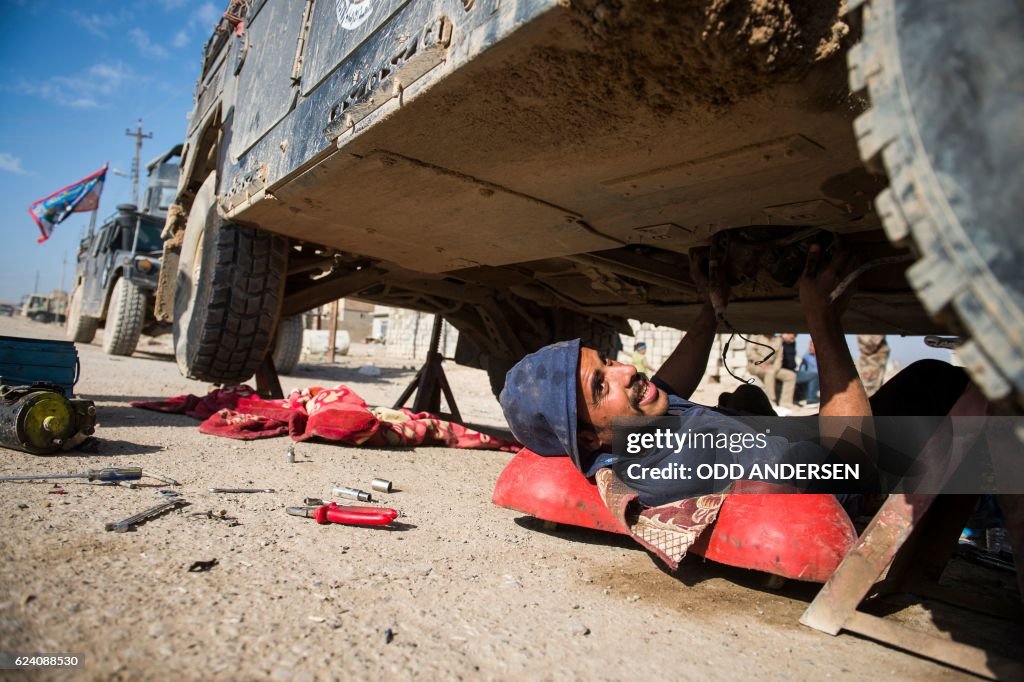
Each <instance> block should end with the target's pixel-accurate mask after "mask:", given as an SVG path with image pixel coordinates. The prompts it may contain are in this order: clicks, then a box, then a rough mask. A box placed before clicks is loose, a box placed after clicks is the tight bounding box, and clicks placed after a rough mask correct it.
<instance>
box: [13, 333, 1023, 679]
mask: <svg viewBox="0 0 1024 682" xmlns="http://www.w3.org/2000/svg"><path fill="white" fill-rule="evenodd" d="M61 333H62V330H61V329H59V328H58V327H55V326H47V325H42V324H37V323H33V322H28V321H24V320H19V319H17V318H6V317H3V318H0V334H4V335H14V336H32V337H40V338H61ZM101 334H102V332H101ZM98 341H99V337H98V338H97V341H96V342H94V343H93V344H90V345H82V344H80V345H79V348H78V351H79V354H80V357H81V363H82V379H81V381H80V383H79V384H78V387H77V390H78V392H79V393H80V394H81V395H82V396H84V397H86V398H90V399H92V400H94V401H96V404H97V407H98V409H99V421H100V425H99V428H98V431H97V436H98V437H99V438H100V439H101V442H100V444H99V450H98V452H97V453H94V454H78V453H70V454H65V455H61V456H55V457H36V456H32V455H29V454H25V453H21V452H16V451H4V452H3V454H2V457H0V471H2V473H3V474H5V475H17V474H26V473H36V472H41V471H47V472H53V473H58V472H62V473H63V472H66V473H70V472H77V471H83V470H85V469H87V468H90V467H102V466H113V465H141V466H144V467H146V468H147V469H153V470H156V471H159V472H162V473H164V474H167V475H169V476H172V477H174V478H175V479H177V480H179V481H180V482H181V486H180V487H179V490H180V491H181V492H182V493H183V494H184V496H185V498H186V499H187V500H189V501H190V502H191V506H189V507H186V508H185V509H184V510H182V511H180V512H175V513H172V514H169V515H167V516H164V517H162V518H159V519H156V520H153V521H151V522H149V523H147V524H145V525H143V526H141V527H140V528H139V529H138V531H137V532H134V533H123V534H117V533H109V532H105V531H104V530H103V524H104V522H107V521H112V520H119V519H122V518H124V517H127V516H129V515H131V514H133V513H135V512H137V511H140V510H141V509H144V508H146V507H149V506H151V505H153V504H156V503H157V502H158V501H159V499H158V494H157V492H156V491H157V490H158V489H159V488H160V487H163V486H162V485H160V484H155V485H154V486H152V487H142V488H137V489H134V490H132V489H128V488H124V487H101V486H96V485H91V484H87V483H85V482H80V483H77V482H72V483H67V484H66V486H65V488H66V490H67V491H68V494H67V495H63V496H59V495H50V494H48V491H49V490H50V489H51V487H52V484H51V483H2V484H0V486H2V487H0V518H2V519H3V531H4V532H3V534H2V537H0V650H2V651H9V652H21V653H30V652H43V653H58V652H63V653H75V654H79V655H81V656H82V657H83V658H84V661H85V666H84V668H82V669H79V670H76V671H70V674H69V671H67V670H64V671H50V672H45V673H34V674H32V675H33V677H34V678H37V679H68V678H70V679H115V680H117V679H133V680H134V679H153V680H167V679H181V680H193V679H225V680H250V679H274V680H329V679H345V680H348V679H371V680H373V679H555V680H560V679H599V680H603V679H625V678H633V679H654V678H662V679H665V678H667V679H698V678H700V679H750V678H759V679H811V678H813V679H823V678H828V677H832V678H842V679H854V680H876V679H878V678H889V679H920V680H923V679H928V680H949V679H954V678H957V679H959V678H961V677H963V675H962V674H961V673H958V672H956V671H953V670H951V669H948V668H945V667H942V666H940V665H937V664H934V663H930V662H927V661H924V660H921V659H917V658H914V657H912V656H909V655H906V654H903V653H900V652H898V651H895V650H893V649H889V648H886V647H884V646H882V645H879V644H876V643H873V642H870V641H867V640H862V639H859V638H857V637H855V636H852V635H842V636H839V637H829V636H827V635H824V634H821V633H819V632H816V631H813V630H810V629H808V628H805V627H803V626H801V625H799V624H798V622H797V621H798V618H799V616H800V614H801V612H802V611H803V610H804V608H805V607H806V604H807V602H808V601H809V600H810V599H811V598H812V597H813V595H814V588H813V586H809V585H802V584H793V585H789V586H787V587H785V588H783V589H782V590H780V591H769V590H767V589H764V588H763V587H761V582H760V578H759V577H758V576H757V575H753V574H750V573H748V572H744V571H740V570H736V569H731V568H728V567H723V566H719V565H715V564H711V563H707V562H703V561H702V560H700V559H698V558H696V557H690V558H687V559H686V560H685V561H684V562H683V565H682V566H681V568H680V570H679V572H678V573H677V574H675V575H671V574H669V573H667V572H666V571H664V570H662V569H661V568H660V567H659V565H658V564H657V563H656V561H655V560H654V559H653V558H652V557H650V556H649V555H648V554H647V553H646V552H644V551H643V550H641V549H640V548H639V547H638V546H636V545H634V544H633V543H632V541H630V540H627V539H624V538H620V537H617V536H613V535H610V534H604V533H598V532H590V531H583V530H579V529H566V528H562V529H558V530H553V531H551V530H544V529H543V528H542V527H541V525H540V524H539V523H537V522H535V521H533V520H531V519H529V518H525V517H522V515H521V514H518V513H516V512H513V511H510V510H507V509H501V508H498V507H495V506H493V505H492V504H491V502H490V496H491V490H492V487H493V485H494V482H495V480H496V478H497V476H498V474H499V473H500V471H501V469H502V467H503V466H504V465H505V463H506V462H507V461H508V460H509V459H510V455H509V454H507V453H495V452H474V451H460V450H454V449H446V448H417V449H399V450H379V449H369V448H365V449H361V448H351V447H339V446H336V445H327V444H318V443H302V444H299V445H298V446H297V448H296V453H297V456H298V459H299V462H297V463H294V464H290V463H288V462H287V461H286V458H285V452H286V447H287V442H286V441H285V440H283V439H272V440H264V441H256V442H252V443H241V442H238V441H231V440H225V439H218V438H215V437H210V436H204V435H201V434H200V433H199V431H198V429H197V423H196V422H195V421H193V420H191V419H188V418H186V417H183V416H176V415H163V414H157V413H153V412H146V411H142V410H136V409H133V408H131V407H129V406H128V405H127V401H129V400H136V399H145V398H162V397H167V396H171V395H175V394H180V393H188V392H191V393H204V392H205V391H206V390H207V388H208V387H207V386H205V385H203V384H201V383H199V382H194V381H189V380H187V379H184V378H182V377H181V376H180V375H179V374H178V371H177V368H176V366H175V364H174V361H173V357H172V356H171V354H170V348H169V340H168V339H167V337H163V338H162V339H160V340H151V339H148V338H146V337H144V338H143V341H142V343H141V344H140V352H137V353H136V355H135V357H132V358H113V357H108V356H106V355H104V353H103V351H102V348H101V347H100V346H99V345H98ZM380 351H381V349H380V348H379V347H372V346H356V347H355V348H354V349H353V355H351V356H349V357H343V358H340V359H339V361H338V363H337V364H335V365H334V366H330V367H328V366H324V365H300V367H299V368H298V369H297V370H296V372H295V373H294V374H293V375H291V376H289V377H286V378H283V379H282V383H283V384H284V386H285V389H286V390H288V389H289V388H291V387H294V386H308V385H314V384H328V385H331V384H335V383H338V382H344V383H347V384H348V385H350V386H351V387H353V388H355V389H356V390H357V391H358V392H359V393H360V394H361V395H363V397H364V398H366V399H367V401H368V402H370V403H379V404H390V403H391V402H393V401H394V399H395V398H396V397H397V395H398V394H399V392H400V391H401V388H402V387H403V386H404V385H405V384H406V383H407V382H408V380H409V379H410V378H411V376H412V370H411V369H410V368H409V367H408V366H405V367H403V366H401V365H400V364H396V363H390V364H389V363H386V362H384V361H383V360H382V359H380V358H377V359H376V362H377V364H378V366H380V367H382V369H383V374H382V376H381V377H380V378H377V379H366V378H365V377H361V376H359V375H358V374H357V373H356V369H357V368H358V367H359V366H361V365H364V364H368V363H370V362H372V361H374V358H373V357H371V356H373V355H374V354H377V355H380ZM447 371H448V374H449V378H450V382H451V384H452V387H453V389H454V391H455V395H456V399H457V400H458V403H459V407H460V409H461V410H462V413H463V415H464V416H465V417H466V418H467V419H468V420H469V421H470V422H475V423H479V424H488V425H492V426H497V425H501V423H502V420H501V413H500V410H499V408H498V405H497V403H496V402H495V401H494V399H493V398H492V397H491V396H490V393H489V391H488V388H487V380H486V377H485V376H484V375H483V373H481V372H479V371H476V370H468V369H465V368H459V367H455V366H451V365H450V363H449V366H448V367H447ZM376 477H380V478H387V479H390V480H392V481H394V483H395V485H396V487H397V488H398V489H399V490H400V491H399V492H395V493H394V494H391V495H386V496H383V497H384V499H383V501H384V502H385V503H386V504H388V505H389V506H394V507H396V508H399V509H401V510H402V512H403V513H404V517H403V518H402V519H401V521H402V522H403V524H402V526H401V527H400V528H397V529H395V530H380V529H368V528H359V527H346V526H334V525H331V526H318V525H317V524H316V523H314V522H313V521H312V520H306V519H301V518H296V517H292V516H288V515H287V514H285V511H284V508H285V507H286V506H288V505H296V504H301V501H302V499H303V497H306V496H327V495H328V494H329V492H330V489H331V487H332V486H334V485H350V486H356V487H361V488H368V487H369V483H370V480H371V479H373V478H376ZM154 483H155V482H154ZM210 486H223V487H236V486H244V487H268V488H274V489H276V490H277V492H275V493H268V494H255V495H216V494H212V493H209V492H208V491H207V488H208V487H210ZM222 510H223V514H224V515H225V516H227V517H228V519H226V520H221V519H219V518H217V515H219V514H220V513H221V511H222ZM207 511H210V512H213V513H214V514H213V515H212V516H213V518H211V517H210V516H207V515H200V516H197V515H194V513H196V512H207ZM212 559H216V560H217V561H218V563H217V565H216V566H215V567H214V568H213V569H212V570H210V571H207V572H201V573H192V572H189V571H188V568H189V566H190V565H191V564H192V563H193V562H194V561H197V560H212ZM892 617H895V618H901V619H903V620H904V621H910V622H913V623H914V624H915V625H916V626H918V627H921V628H925V629H928V630H930V631H937V632H939V633H944V631H945V630H947V629H948V628H949V627H951V626H955V625H958V624H961V625H962V621H953V620H950V619H948V618H945V617H944V616H942V614H941V613H940V612H939V611H937V610H934V609H933V608H924V607H921V606H913V607H909V608H902V609H896V613H895V614H894V615H893V616H892ZM985 627H989V628H990V629H991V628H992V627H995V626H992V625H989V626H985V625H977V626H975V625H972V626H971V627H970V628H964V627H960V628H956V629H955V630H954V634H953V636H954V637H955V638H957V639H961V640H964V639H967V640H969V639H970V638H971V637H974V636H979V637H980V636H982V635H983V634H985V633H984V632H982V629H983V628H985ZM965 629H966V630H969V632H966V633H965V632H963V630H965ZM1001 632H1002V633H1003V634H1004V637H1003V640H1004V641H1003V643H1002V645H997V647H998V646H1003V647H1004V648H1009V649H1012V648H1013V647H1014V646H1015V644H1014V643H1015V642H1016V643H1019V642H1020V641H1024V636H1022V634H1021V631H1020V629H1017V630H1014V629H1012V628H1006V627H1005V626H1003V629H1002V630H1001ZM944 636H949V635H948V634H944ZM28 676H29V673H22V672H18V673H12V672H2V673H0V677H4V678H7V679H26V678H28Z"/></svg>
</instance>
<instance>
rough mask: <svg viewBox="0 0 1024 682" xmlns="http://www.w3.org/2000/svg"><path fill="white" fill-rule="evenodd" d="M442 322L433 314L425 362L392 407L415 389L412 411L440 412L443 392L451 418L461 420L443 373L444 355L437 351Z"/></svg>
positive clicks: (439, 343)
mask: <svg viewBox="0 0 1024 682" xmlns="http://www.w3.org/2000/svg"><path fill="white" fill-rule="evenodd" d="M442 324H444V319H443V318H442V317H441V316H440V315H435V316H434V327H433V329H431V331H430V348H429V349H428V350H427V359H426V362H424V363H423V366H422V367H420V369H419V371H417V372H416V376H415V377H413V380H412V381H411V382H409V385H408V386H406V387H405V390H404V391H403V392H402V395H401V397H399V399H398V401H397V402H396V403H395V407H394V409H396V410H397V409H399V408H401V407H403V406H404V405H405V401H407V400H408V399H409V396H411V395H412V394H413V392H414V391H415V392H416V399H415V400H414V401H413V403H412V411H413V412H429V413H431V414H440V412H441V393H442V392H443V393H444V397H445V400H447V401H448V409H450V410H451V415H450V416H451V417H452V419H451V420H452V421H455V422H461V421H462V415H460V414H459V408H458V406H456V404H455V396H453V395H452V389H451V387H450V386H449V385H448V378H447V377H446V376H445V375H444V368H443V367H442V366H441V362H442V361H443V360H444V356H442V355H441V353H439V352H438V348H439V347H440V345H441V325H442ZM446 416H448V415H446Z"/></svg>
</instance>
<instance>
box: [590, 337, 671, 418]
mask: <svg viewBox="0 0 1024 682" xmlns="http://www.w3.org/2000/svg"><path fill="white" fill-rule="evenodd" d="M579 381H580V383H579V386H578V387H577V396H576V409H577V412H578V413H579V415H578V416H579V418H580V420H581V421H582V422H584V423H586V424H591V425H593V426H594V428H595V430H596V431H597V432H598V433H599V434H602V433H603V432H607V431H610V429H611V426H612V419H613V418H615V417H644V416H647V417H659V416H661V415H663V414H665V413H666V412H667V411H668V395H667V394H666V393H665V392H664V391H662V390H659V389H658V387H657V386H655V385H654V384H652V383H651V382H650V380H649V379H648V378H647V376H645V375H644V374H640V373H639V372H637V371H636V368H635V367H634V366H633V365H627V364H623V363H621V362H616V361H615V360H609V359H608V358H607V357H606V356H605V355H604V354H603V353H599V352H598V351H596V350H594V349H593V348H581V349H580V369H579Z"/></svg>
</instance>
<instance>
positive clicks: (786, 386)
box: [747, 334, 796, 417]
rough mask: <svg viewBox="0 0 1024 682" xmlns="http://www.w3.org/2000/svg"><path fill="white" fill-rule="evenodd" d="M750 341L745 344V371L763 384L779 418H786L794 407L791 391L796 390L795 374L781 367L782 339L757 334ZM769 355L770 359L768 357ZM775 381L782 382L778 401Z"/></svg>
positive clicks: (775, 335)
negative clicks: (776, 406) (777, 408)
mask: <svg viewBox="0 0 1024 682" xmlns="http://www.w3.org/2000/svg"><path fill="white" fill-rule="evenodd" d="M750 340H751V341H752V343H748V344H747V371H748V372H750V374H752V375H753V376H755V377H758V378H759V379H761V381H762V382H763V383H764V392H765V394H767V396H768V400H770V401H772V402H773V403H775V402H777V403H778V405H779V408H780V409H779V416H782V417H785V416H788V414H789V412H790V411H791V410H792V409H793V408H794V407H795V405H794V404H793V391H794V390H795V389H796V372H795V371H793V370H791V369H785V368H783V366H782V359H783V358H782V338H781V337H779V336H778V335H777V334H772V335H771V336H768V335H764V334H758V335H755V336H752V337H750ZM769 355H770V356H771V357H768V356H769ZM766 358H767V361H765V359H766ZM794 366H795V362H794ZM776 381H781V382H782V395H781V397H779V398H778V400H776V392H775V382H776ZM783 412H784V413H785V414H783Z"/></svg>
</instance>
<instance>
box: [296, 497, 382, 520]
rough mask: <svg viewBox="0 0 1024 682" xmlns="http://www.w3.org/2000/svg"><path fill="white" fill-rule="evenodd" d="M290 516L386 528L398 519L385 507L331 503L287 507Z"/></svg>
mask: <svg viewBox="0 0 1024 682" xmlns="http://www.w3.org/2000/svg"><path fill="white" fill-rule="evenodd" d="M287 511H288V513H289V514H291V515H292V516H305V517H306V518H308V519H315V520H316V522H317V523H341V524H345V525H347V526H386V525H388V524H389V523H391V522H392V521H394V520H395V519H397V518H398V511H397V510H395V509H388V508H386V507H348V506H344V505H339V504H338V503H337V502H331V503H330V504H325V505H323V506H320V507H288V509H287Z"/></svg>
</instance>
